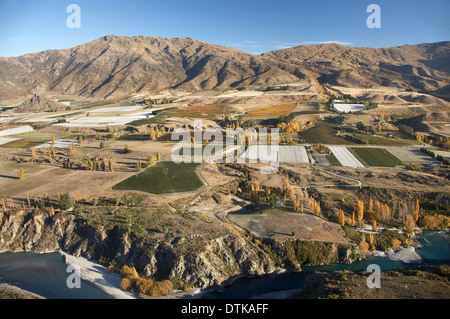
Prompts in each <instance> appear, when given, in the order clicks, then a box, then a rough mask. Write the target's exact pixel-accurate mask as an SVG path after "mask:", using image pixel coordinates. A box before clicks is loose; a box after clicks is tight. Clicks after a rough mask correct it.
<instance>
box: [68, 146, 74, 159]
mask: <svg viewBox="0 0 450 319" xmlns="http://www.w3.org/2000/svg"><path fill="white" fill-rule="evenodd" d="M74 156H75V154H74V152H73V147H72V145H69V157H70V158H74Z"/></svg>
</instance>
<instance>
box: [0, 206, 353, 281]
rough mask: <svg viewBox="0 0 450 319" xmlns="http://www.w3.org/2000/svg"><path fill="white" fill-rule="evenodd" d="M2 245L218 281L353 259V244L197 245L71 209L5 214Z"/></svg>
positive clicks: (225, 240) (228, 239) (221, 241)
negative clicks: (96, 222)
mask: <svg viewBox="0 0 450 319" xmlns="http://www.w3.org/2000/svg"><path fill="white" fill-rule="evenodd" d="M0 216H1V219H0V250H26V251H35V252H51V251H55V250H59V249H61V250H63V251H66V252H68V253H70V254H74V255H79V256H83V257H85V258H88V259H92V260H99V261H101V262H103V263H105V264H109V263H113V264H115V265H117V266H122V265H125V264H126V265H129V266H134V267H135V268H136V269H137V271H138V272H139V273H141V274H143V275H144V276H151V277H153V278H155V279H158V280H162V279H167V278H179V279H182V280H183V281H186V282H188V283H189V284H191V285H196V286H198V287H202V288H205V287H209V286H214V285H220V284H223V283H224V282H226V281H227V280H228V279H230V278H232V277H234V276H238V275H256V274H264V273H271V272H273V271H275V270H276V269H278V268H280V267H285V268H288V269H291V270H300V269H301V268H300V267H301V265H302V264H324V263H330V262H351V261H352V258H354V257H353V256H354V248H353V247H351V246H341V245H335V244H331V243H313V242H299V241H289V242H284V243H277V242H273V241H263V242H260V241H258V240H256V239H254V238H251V237H250V236H248V235H245V234H238V233H233V234H231V233H230V234H227V235H224V236H220V237H217V238H215V239H213V240H210V241H209V242H208V243H207V244H206V245H204V246H203V248H202V249H200V250H198V251H189V250H186V249H185V247H184V245H183V242H184V241H187V240H189V238H180V237H175V236H172V237H170V236H169V237H166V238H165V239H164V240H149V239H144V238H141V237H139V236H134V235H132V234H129V233H128V232H126V231H124V230H123V229H122V228H120V227H119V226H113V227H110V228H108V229H107V228H104V227H101V226H93V225H91V224H90V223H88V222H87V221H86V220H83V219H82V218H77V217H75V216H74V215H71V214H57V215H56V216H54V217H52V218H50V217H48V215H47V213H45V212H41V211H39V210H29V211H27V210H17V211H11V212H7V213H3V214H1V213H0Z"/></svg>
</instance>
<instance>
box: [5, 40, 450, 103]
mask: <svg viewBox="0 0 450 319" xmlns="http://www.w3.org/2000/svg"><path fill="white" fill-rule="evenodd" d="M449 74H450V42H439V43H430V44H419V45H405V46H401V47H393V48H385V49H374V48H355V47H346V46H340V45H336V44H323V45H308V46H300V47H294V48H289V49H285V50H279V51H272V52H268V53H265V54H262V55H253V54H249V53H246V52H242V51H239V50H236V49H232V48H227V47H223V46H218V45H213V44H209V43H205V42H202V41H197V40H192V39H189V38H173V39H164V38H159V37H123V36H105V37H102V38H99V39H97V40H94V41H92V42H89V43H86V44H82V45H79V46H77V47H74V48H71V49H64V50H49V51H43V52H39V53H33V54H26V55H23V56H19V57H0V78H1V79H2V81H0V99H1V100H8V99H13V98H17V97H26V96H29V95H33V94H41V93H51V94H59V95H80V96H84V97H97V98H108V97H113V96H119V95H124V94H129V93H139V92H147V91H160V90H164V89H168V88H173V89H181V90H185V91H199V90H209V89H229V88H242V87H253V88H265V87H267V86H271V85H280V84H288V83H292V82H296V81H299V80H300V79H305V80H310V81H312V82H314V83H317V81H318V82H319V83H321V84H325V83H328V84H330V85H339V86H344V87H360V88H371V87H396V88H401V89H405V90H409V91H416V92H421V93H428V94H431V95H434V96H436V97H438V98H443V99H447V100H448V99H449V98H450V83H449Z"/></svg>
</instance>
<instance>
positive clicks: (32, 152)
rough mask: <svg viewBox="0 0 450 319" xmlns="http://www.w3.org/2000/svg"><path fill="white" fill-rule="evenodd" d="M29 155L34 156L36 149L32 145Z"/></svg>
mask: <svg viewBox="0 0 450 319" xmlns="http://www.w3.org/2000/svg"><path fill="white" fill-rule="evenodd" d="M31 157H32V158H36V149H35V148H34V147H32V148H31Z"/></svg>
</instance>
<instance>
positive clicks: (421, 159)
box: [386, 147, 435, 163]
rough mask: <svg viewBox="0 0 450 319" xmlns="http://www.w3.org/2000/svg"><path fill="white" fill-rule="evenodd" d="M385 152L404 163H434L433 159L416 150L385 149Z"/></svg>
mask: <svg viewBox="0 0 450 319" xmlns="http://www.w3.org/2000/svg"><path fill="white" fill-rule="evenodd" d="M386 151H388V152H389V153H390V154H391V155H393V156H394V157H395V158H397V159H398V160H400V161H402V162H404V163H428V162H433V161H435V159H434V158H432V157H431V156H428V155H427V154H425V153H423V152H421V151H420V150H418V149H416V148H404V147H403V148H402V147H389V148H386Z"/></svg>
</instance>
